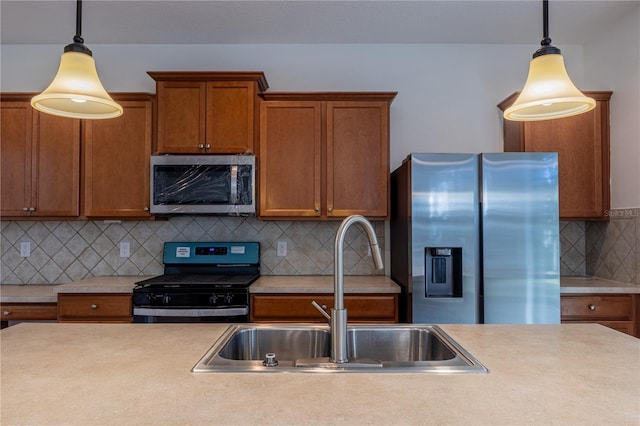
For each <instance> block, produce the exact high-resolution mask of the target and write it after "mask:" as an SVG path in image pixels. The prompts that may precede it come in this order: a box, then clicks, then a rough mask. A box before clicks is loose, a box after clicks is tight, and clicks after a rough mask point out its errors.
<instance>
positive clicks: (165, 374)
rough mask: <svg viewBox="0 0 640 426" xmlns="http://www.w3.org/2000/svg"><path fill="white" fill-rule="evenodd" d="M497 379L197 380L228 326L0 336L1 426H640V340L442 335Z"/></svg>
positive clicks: (73, 328)
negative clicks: (198, 369)
mask: <svg viewBox="0 0 640 426" xmlns="http://www.w3.org/2000/svg"><path fill="white" fill-rule="evenodd" d="M441 327H442V329H443V330H444V331H445V332H447V333H448V334H449V335H450V336H452V337H453V338H454V339H456V340H457V341H458V343H460V344H461V345H462V346H463V347H464V348H465V349H467V350H468V351H469V352H471V354H473V355H474V356H475V357H476V358H478V360H479V361H480V362H482V363H483V364H484V365H485V366H486V367H487V368H488V369H489V370H490V372H489V373H488V374H442V375H436V374H371V373H348V374H344V373H333V374H331V373H326V374H323V373H318V374H313V373H311V374H309V373H293V374H264V373H263V374H259V373H205V374H194V373H191V372H190V369H191V368H192V367H193V365H194V364H195V363H196V362H197V361H198V360H199V359H200V357H201V356H202V355H203V354H204V353H205V352H206V351H207V349H208V348H209V347H210V346H211V345H212V343H213V342H214V341H215V339H216V338H217V337H219V336H220V334H221V333H222V332H223V331H224V329H225V328H226V326H225V325H222V324H19V325H17V326H13V327H9V328H7V329H4V330H2V331H1V332H0V343H1V346H0V348H1V349H0V350H1V355H2V381H1V385H0V386H1V388H0V390H1V392H2V423H3V424H7V425H10V424H11V425H12V424H38V425H60V424H65V425H115V424H118V425H134V424H153V425H168V424H180V425H203V424H243V425H245V424H247V425H248V424H274V425H275V424H278V425H282V424H287V425H293V424H296V425H302V424H350V425H351V424H393V425H398V424H403V425H404V424H453V425H455V424H460V425H470V424H473V425H482V424H491V425H498V424H505V425H506V424H536V425H539V424H575V425H577V424H609V425H612V424H621V425H622V424H625V425H634V424H635V425H637V424H640V380H638V377H640V363H638V359H640V340H638V339H636V338H634V337H631V336H628V335H625V334H622V333H619V332H616V331H613V330H611V329H608V328H605V327H603V326H600V325H594V324H575V325H443V326H441Z"/></svg>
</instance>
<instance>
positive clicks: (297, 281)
mask: <svg viewBox="0 0 640 426" xmlns="http://www.w3.org/2000/svg"><path fill="white" fill-rule="evenodd" d="M249 292H250V293H298V294H299V293H333V276H332V275H291V276H272V275H263V276H261V277H260V278H258V279H257V280H256V281H255V282H254V283H253V284H251V287H249ZM344 292H345V293H346V294H350V293H400V286H398V285H397V284H396V283H395V282H393V280H392V279H391V278H389V277H387V276H384V275H372V276H366V275H357V276H353V275H346V276H345V277H344Z"/></svg>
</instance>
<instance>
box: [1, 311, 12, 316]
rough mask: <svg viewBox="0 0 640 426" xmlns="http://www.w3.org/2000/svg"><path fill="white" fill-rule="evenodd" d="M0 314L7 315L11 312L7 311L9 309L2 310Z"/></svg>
mask: <svg viewBox="0 0 640 426" xmlns="http://www.w3.org/2000/svg"><path fill="white" fill-rule="evenodd" d="M2 315H5V316H9V315H11V312H9V311H4V312H2Z"/></svg>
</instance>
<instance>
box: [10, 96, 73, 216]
mask: <svg viewBox="0 0 640 426" xmlns="http://www.w3.org/2000/svg"><path fill="white" fill-rule="evenodd" d="M1 116H2V139H1V151H2V153H1V158H2V164H1V165H0V167H1V173H2V185H1V188H2V189H1V191H2V195H1V197H2V198H1V199H2V203H1V204H2V210H1V212H2V215H3V216H15V217H19V216H49V217H53V216H78V211H79V205H78V203H79V202H78V194H79V179H80V121H79V120H74V119H68V118H61V117H56V116H52V115H49V114H42V113H39V112H37V111H34V110H33V108H31V104H30V103H29V101H28V100H25V101H15V102H13V101H10V102H2V113H1Z"/></svg>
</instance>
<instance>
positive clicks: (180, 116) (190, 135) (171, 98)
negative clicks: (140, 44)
mask: <svg viewBox="0 0 640 426" xmlns="http://www.w3.org/2000/svg"><path fill="white" fill-rule="evenodd" d="M157 96H158V152H159V153H161V154H165V153H175V154H180V153H193V152H200V151H204V146H203V147H202V148H199V146H200V145H203V144H204V139H205V117H206V114H205V113H206V104H205V102H206V85H205V83H202V82H193V81H186V82H181V81H167V82H159V83H158V85H157Z"/></svg>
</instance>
